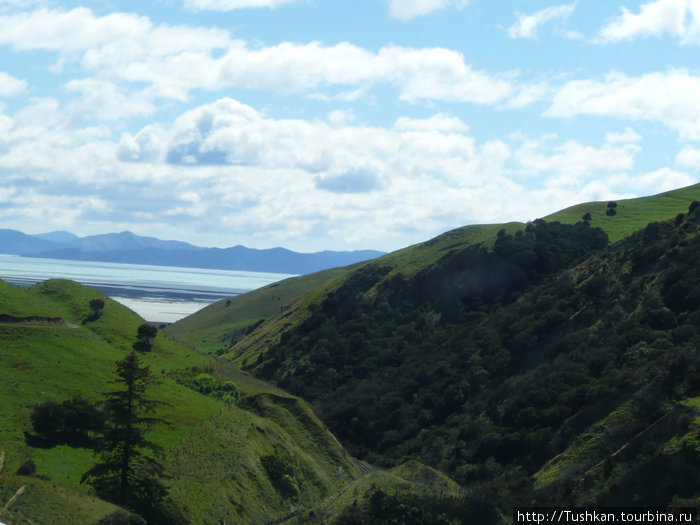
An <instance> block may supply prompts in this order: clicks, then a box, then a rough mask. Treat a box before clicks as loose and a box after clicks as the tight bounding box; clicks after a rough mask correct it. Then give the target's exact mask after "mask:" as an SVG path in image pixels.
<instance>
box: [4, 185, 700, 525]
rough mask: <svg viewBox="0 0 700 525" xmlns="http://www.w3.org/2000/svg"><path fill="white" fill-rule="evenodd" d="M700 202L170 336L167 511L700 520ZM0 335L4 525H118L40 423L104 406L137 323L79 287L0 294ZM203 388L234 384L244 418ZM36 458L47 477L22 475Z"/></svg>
mask: <svg viewBox="0 0 700 525" xmlns="http://www.w3.org/2000/svg"><path fill="white" fill-rule="evenodd" d="M698 201H700V185H695V186H690V187H688V188H683V189H680V190H674V191H673V192H667V193H665V194H660V195H657V196H652V197H645V198H640V199H631V200H627V201H622V200H621V201H618V202H616V203H615V205H616V206H615V209H616V213H615V214H614V215H611V214H607V213H606V212H607V210H609V209H610V208H611V206H610V203H606V202H603V203H587V204H581V205H579V206H576V207H573V208H571V209H567V210H563V211H561V212H558V213H555V214H553V215H551V216H548V217H545V218H544V220H536V221H533V222H530V223H518V222H512V223H505V224H493V225H476V226H465V227H463V228H459V229H456V230H452V231H449V232H447V233H445V234H443V235H440V236H438V237H436V238H434V239H432V240H430V241H427V242H425V243H421V244H417V245H414V246H410V247H407V248H404V249H402V250H398V251H396V252H392V253H389V254H387V255H384V256H381V257H379V258H377V259H374V260H371V261H367V262H357V263H355V264H353V265H351V266H345V267H341V268H332V269H325V270H322V271H320V272H316V273H310V274H307V275H302V276H296V277H291V278H288V279H285V280H281V281H279V282H275V283H271V284H268V285H266V286H263V287H261V288H258V289H256V290H254V291H251V292H248V293H244V294H241V295H237V296H231V297H229V298H224V299H222V300H220V301H217V302H215V303H213V304H211V305H209V306H207V307H206V308H203V309H202V310H200V311H199V312H197V313H195V314H194V315H191V316H188V317H186V318H184V319H182V320H180V321H178V322H176V323H174V324H172V325H170V326H168V327H166V328H165V329H164V330H160V331H158V333H157V335H156V336H155V337H154V338H153V342H152V346H149V347H148V351H142V352H140V353H139V358H140V359H141V360H142V362H143V364H144V365H146V366H148V367H150V371H151V373H153V374H154V375H155V376H156V377H157V378H158V379H159V381H160V383H159V384H157V385H154V386H153V387H152V389H151V390H150V395H151V396H152V397H153V398H154V399H161V400H167V402H168V403H169V405H168V406H165V407H161V408H159V409H158V411H157V415H158V417H159V418H162V419H164V420H165V421H166V422H167V425H166V424H157V425H155V426H154V427H153V428H152V429H151V430H150V431H149V433H148V434H147V435H148V436H149V439H151V440H153V441H154V442H155V443H157V444H158V446H159V447H161V448H162V449H163V451H164V454H163V456H162V458H161V461H162V463H163V465H164V467H165V472H166V474H167V477H166V478H165V479H164V482H165V484H166V485H167V486H168V488H169V496H168V497H169V500H170V502H171V503H172V505H173V506H174V507H175V508H176V509H177V511H178V513H179V515H180V516H181V517H182V519H183V523H192V524H210V523H229V524H231V523H255V524H258V523H259V524H263V523H269V524H272V523H287V524H294V523H328V524H344V525H349V524H355V523H357V524H359V523H391V522H392V521H391V520H402V521H403V522H405V523H438V524H439V523H445V524H448V523H473V522H478V523H507V522H509V520H510V512H511V509H512V507H513V506H514V505H531V504H536V505H553V504H557V505H562V504H569V505H580V506H583V505H640V504H648V505H657V506H671V505H674V506H681V505H685V506H697V505H698V504H700V478H699V477H698V472H700V446H699V445H698V443H699V442H700V434H699V432H700V408H699V403H698V397H699V396H700V355H699V354H698V348H699V347H700V332H699V331H698V327H700V317H699V316H700V311H699V310H698V308H699V307H700V274H699V273H698V268H697V260H698V248H699V247H700V236H699V235H698V233H699V231H700V204H698ZM586 214H590V216H589V218H588V219H587V220H584V215H586ZM98 298H99V299H101V300H102V301H104V308H103V310H102V312H101V313H100V314H99V315H97V314H96V313H95V311H94V309H92V308H91V307H90V301H91V300H94V299H98ZM0 314H2V315H3V316H6V317H2V318H0V384H2V385H3V390H2V401H3V402H2V403H1V404H0V451H3V450H4V451H5V454H6V459H5V466H4V468H3V471H2V478H0V502H5V501H8V500H9V499H10V498H11V497H12V495H13V494H14V493H15V491H16V490H17V488H18V487H19V486H22V485H24V486H26V487H27V488H26V491H25V492H24V493H23V494H22V495H21V496H19V497H18V498H17V499H16V501H13V503H12V505H11V506H10V507H9V509H8V510H6V511H4V513H3V514H0V521H4V522H6V523H11V524H12V525H17V524H25V523H35V524H44V523H46V524H57V525H62V524H72V523H87V524H96V523H98V522H99V521H100V520H102V519H104V518H105V517H106V516H108V515H110V514H113V513H115V512H120V511H119V509H117V508H116V507H115V506H114V505H113V504H111V503H109V502H107V501H103V500H101V499H98V498H96V497H95V496H94V495H91V494H90V490H89V486H87V485H85V484H83V483H81V482H80V478H81V476H82V475H83V474H84V473H85V472H86V471H87V470H88V469H89V468H90V467H91V466H92V465H93V464H94V461H95V459H94V455H93V450H92V449H91V448H90V447H85V446H71V445H70V444H66V443H57V444H51V445H50V446H49V444H46V443H43V444H42V443H41V442H40V441H37V440H36V439H32V435H33V430H32V426H31V423H30V420H31V414H32V411H33V410H35V408H36V407H37V406H38V405H40V404H42V403H46V402H47V401H55V402H63V401H65V400H68V399H72V398H76V397H80V398H81V399H84V400H86V401H88V402H90V403H96V404H99V402H100V399H101V396H102V394H101V393H102V392H104V391H105V389H108V388H112V386H111V385H112V383H111V382H112V381H113V380H114V370H115V366H114V365H115V362H117V361H120V360H122V359H124V357H125V356H126V355H128V354H129V352H131V351H132V349H133V348H135V347H136V346H135V341H137V334H138V330H139V327H140V326H141V325H142V324H143V323H144V320H143V319H142V318H140V317H139V316H138V315H136V314H135V313H134V312H132V311H130V310H129V309H127V308H125V307H124V306H123V305H120V304H119V303H117V302H115V301H113V300H111V299H109V298H108V297H107V296H105V295H104V294H103V293H102V292H99V291H96V290H94V289H92V288H89V287H87V286H84V285H80V284H77V283H75V282H72V281H67V280H49V281H46V282H43V283H38V284H34V285H32V286H28V287H15V286H12V285H10V284H7V283H4V282H0ZM3 319H5V321H3ZM13 319H14V320H13ZM16 319H20V322H17V321H16ZM46 319H54V320H59V321H57V322H46V321H45V320H46ZM208 378H211V380H209V379H208ZM205 379H206V380H207V381H211V382H212V383H211V384H213V385H219V386H221V385H223V384H224V383H226V382H233V383H234V384H235V385H236V389H237V391H238V395H237V397H236V401H235V402H225V401H224V400H223V399H224V398H223V397H220V396H219V397H217V394H216V392H217V390H216V388H214V389H209V390H207V389H206V388H203V387H202V384H204V383H203V382H204V380H205ZM217 388H218V387H217ZM30 459H31V460H32V461H33V462H34V463H35V465H36V472H35V473H33V474H31V475H23V474H16V472H17V470H18V469H19V467H20V466H21V465H22V464H24V463H25V462H26V461H28V460H30ZM650 479H654V480H656V481H655V482H653V483H649V481H648V480H650ZM57 509H59V510H57ZM414 509H415V510H414ZM411 520H413V521H411ZM421 520H422V521H421Z"/></svg>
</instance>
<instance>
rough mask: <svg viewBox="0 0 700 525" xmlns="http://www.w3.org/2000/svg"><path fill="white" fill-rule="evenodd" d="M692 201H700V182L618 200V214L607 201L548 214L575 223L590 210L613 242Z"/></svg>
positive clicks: (552, 218)
mask: <svg viewBox="0 0 700 525" xmlns="http://www.w3.org/2000/svg"><path fill="white" fill-rule="evenodd" d="M692 201H700V184H695V185H693V186H688V187H686V188H680V189H677V190H673V191H668V192H665V193H660V194H658V195H653V196H651V197H641V198H637V199H625V200H619V201H616V202H617V208H616V210H617V214H616V215H614V216H612V217H609V216H608V215H606V211H607V205H608V203H607V201H606V202H587V203H584V204H577V205H576V206H572V207H570V208H566V209H564V210H561V211H558V212H556V213H553V214H551V215H548V216H546V217H544V219H545V220H546V221H559V222H562V223H565V224H574V223H577V222H579V221H581V218H582V217H583V215H584V214H585V213H590V214H591V216H592V218H593V220H592V221H591V226H597V227H599V228H602V229H603V230H605V232H606V233H607V234H608V237H610V241H611V242H616V241H619V240H620V239H623V238H624V237H627V236H628V235H630V234H631V233H633V232H635V231H637V230H639V229H641V228H644V227H645V226H646V225H647V224H649V223H650V222H655V221H664V220H668V219H672V218H673V217H675V216H676V215H678V214H679V213H686V212H687V211H688V205H689V204H690V203H691V202H692Z"/></svg>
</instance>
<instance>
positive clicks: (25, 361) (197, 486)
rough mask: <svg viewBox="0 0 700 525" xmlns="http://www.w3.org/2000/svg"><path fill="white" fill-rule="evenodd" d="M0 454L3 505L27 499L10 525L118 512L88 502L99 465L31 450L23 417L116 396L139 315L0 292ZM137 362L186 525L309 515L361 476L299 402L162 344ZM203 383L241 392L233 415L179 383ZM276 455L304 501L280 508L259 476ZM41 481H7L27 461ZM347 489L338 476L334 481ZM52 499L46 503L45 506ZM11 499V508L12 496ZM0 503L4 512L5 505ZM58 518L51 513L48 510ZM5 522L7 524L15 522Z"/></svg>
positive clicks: (84, 296)
mask: <svg viewBox="0 0 700 525" xmlns="http://www.w3.org/2000/svg"><path fill="white" fill-rule="evenodd" d="M98 297H99V298H102V299H104V301H105V303H106V306H105V308H104V313H103V315H102V316H100V317H99V319H97V320H90V314H91V310H90V308H89V306H88V303H89V301H90V300H91V299H94V298H98ZM0 314H7V315H10V316H13V317H15V319H11V318H8V317H3V318H2V321H0V360H1V364H2V366H0V384H2V385H3V390H2V394H1V401H2V402H1V403H0V429H2V431H1V432H0V451H5V452H6V457H7V459H6V465H5V469H4V473H3V476H2V477H1V478H0V495H2V497H3V498H5V499H9V496H11V495H12V494H13V493H14V490H16V489H17V488H18V486H19V484H26V485H27V489H26V491H25V493H24V494H22V495H21V496H20V497H19V498H18V499H17V500H16V501H15V502H14V503H13V505H12V507H11V509H10V511H9V514H7V515H6V516H0V519H7V520H8V521H10V522H11V523H12V524H13V525H16V524H24V523H34V524H47V525H49V524H51V525H54V524H56V525H60V524H64V523H65V524H75V523H86V524H90V523H95V522H96V520H97V519H99V518H100V517H102V516H104V515H105V514H107V513H109V512H111V511H113V510H114V506H112V505H110V504H108V503H106V502H103V501H100V500H98V499H96V498H94V497H91V496H89V495H88V487H86V486H85V485H81V484H80V483H79V480H80V477H81V475H82V474H83V473H84V472H85V471H86V470H87V469H88V468H89V467H90V466H91V465H92V464H93V463H94V461H95V460H94V457H93V454H92V451H91V450H90V449H88V448H81V447H76V446H68V445H65V444H60V445H55V446H45V445H40V444H37V443H34V441H32V440H31V439H29V437H27V436H30V437H31V433H32V429H31V424H30V414H31V412H32V410H33V407H34V406H36V405H37V404H40V403H43V402H46V401H49V400H54V401H63V400H67V399H70V398H73V397H75V396H81V397H82V398H83V399H85V400H87V401H89V402H97V401H99V400H100V398H101V396H100V392H103V391H105V390H106V389H109V388H111V384H112V383H111V381H112V380H113V379H114V377H115V376H114V373H115V366H114V363H115V362H116V361H117V360H120V359H123V358H124V356H125V355H126V353H127V352H128V351H129V350H130V349H131V344H133V342H134V341H135V339H136V337H135V336H136V328H137V327H138V326H139V325H140V324H141V323H143V320H142V319H140V318H139V317H138V316H136V314H134V313H133V312H131V311H129V310H128V309H126V308H124V307H123V306H121V305H119V304H118V303H116V302H114V301H111V300H110V299H108V298H106V297H104V296H103V295H102V294H101V293H99V292H96V291H95V290H92V289H90V288H87V287H85V286H82V285H79V284H76V283H73V282H70V281H58V280H54V281H47V282H45V283H42V284H39V285H36V286H33V287H31V288H14V287H11V286H9V285H7V284H6V283H2V282H0ZM142 360H143V361H144V362H145V363H146V364H148V365H149V366H150V367H151V370H152V371H153V372H154V373H155V374H156V375H158V376H159V377H160V378H161V380H162V383H161V384H160V385H156V386H154V387H152V390H151V392H150V395H151V396H152V397H153V398H155V399H162V400H167V402H168V403H169V406H167V407H164V408H162V409H161V410H160V411H159V413H158V416H159V417H162V418H163V419H165V420H166V421H167V422H168V423H169V424H170V426H169V427H165V426H157V427H155V428H154V429H153V431H152V432H151V433H150V434H149V436H150V439H152V440H153V441H155V442H156V443H157V444H158V445H160V446H161V447H163V449H164V450H165V452H166V454H165V456H164V458H163V459H162V461H163V463H164V464H165V466H166V469H167V472H168V474H169V476H171V478H169V479H168V481H167V484H168V485H169V486H170V494H171V497H172V499H173V500H174V502H175V504H176V505H177V507H178V508H179V509H180V510H181V511H182V513H183V514H184V515H185V516H186V518H187V519H188V521H189V522H190V523H193V524H209V523H219V522H220V521H222V520H223V521H227V522H229V523H260V522H262V521H265V520H271V519H275V518H276V517H280V516H283V515H285V514H288V512H289V508H290V507H293V506H310V505H313V504H315V503H316V502H318V501H321V499H322V498H323V497H325V496H327V495H328V494H330V493H331V492H333V491H335V490H337V489H339V488H340V487H342V486H343V485H344V484H345V483H347V482H348V480H352V479H353V478H354V477H356V476H357V475H358V470H357V467H356V466H355V465H354V463H353V462H352V461H351V459H350V458H349V456H347V454H346V453H345V452H344V450H343V448H342V447H341V445H340V444H339V443H338V442H337V440H335V438H334V437H333V436H332V435H331V434H329V433H328V431H327V430H326V429H325V427H324V426H323V425H322V424H321V423H320V421H319V420H318V418H317V417H316V416H315V415H314V414H313V412H312V411H311V410H310V409H309V408H308V406H307V405H306V403H304V402H303V401H302V400H300V399H298V398H295V397H292V396H289V395H288V394H286V393H284V392H282V391H280V390H278V389H275V388H273V387H269V386H267V385H266V384H265V383H262V382H260V381H258V380H256V379H254V378H251V377H250V376H247V375H246V374H244V373H241V372H240V371H237V370H232V369H231V368H230V367H229V366H227V365H226V364H224V363H218V362H217V361H215V360H213V359H211V358H209V357H205V356H202V355H200V354H198V353H196V352H194V351H192V350H191V349H189V348H187V347H184V346H182V345H180V344H178V343H175V342H173V341H172V340H170V339H168V338H167V337H165V336H163V335H162V334H159V335H158V336H157V337H156V338H155V340H154V346H153V349H152V351H150V352H148V353H145V354H143V355H142ZM202 371H208V372H209V373H211V374H212V375H213V376H215V377H217V378H218V379H220V380H226V379H233V380H234V381H235V382H236V383H237V385H238V387H239V389H240V390H241V392H242V395H243V399H242V400H241V402H239V406H240V408H238V407H236V406H233V407H229V406H227V405H225V404H223V403H221V402H220V401H218V400H216V399H215V398H212V397H209V396H205V395H202V394H200V393H199V392H197V391H195V390H193V389H191V388H187V387H185V386H183V385H181V384H179V383H178V382H176V381H175V380H174V379H178V381H180V382H182V381H183V380H186V379H187V377H189V376H192V375H193V374H194V373H199V372H202ZM270 454H275V455H276V456H277V457H279V458H282V459H281V460H282V461H285V462H288V463H289V465H290V468H291V469H292V472H293V476H294V480H295V483H296V484H297V485H298V487H299V497H297V498H295V499H294V500H290V499H289V498H285V497H283V496H282V495H281V494H280V493H279V491H278V490H277V489H276V487H275V486H274V484H273V483H272V481H271V480H270V478H269V476H268V474H267V472H266V471H265V469H264V468H263V467H262V466H261V459H260V458H261V457H263V456H265V455H270ZM29 459H31V460H33V461H34V462H35V464H36V476H39V478H36V477H31V478H28V477H26V476H14V475H12V473H14V472H15V471H16V470H17V468H18V467H19V465H20V464H22V463H24V462H25V461H27V460H29ZM341 468H342V471H343V472H344V473H345V478H344V479H340V478H339V477H337V476H336V473H337V472H338V470H339V469H341ZM47 492H51V495H50V496H46V494H47ZM8 494H9V496H8ZM0 501H2V500H0ZM57 506H59V507H62V508H64V510H62V511H61V512H59V513H57V512H56V511H55V508H56V507H57ZM10 518H11V520H10Z"/></svg>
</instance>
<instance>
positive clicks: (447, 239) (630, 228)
mask: <svg viewBox="0 0 700 525" xmlns="http://www.w3.org/2000/svg"><path fill="white" fill-rule="evenodd" d="M695 200H700V184H696V185H693V186H689V187H687V188H681V189H678V190H673V191H670V192H666V193H661V194H659V195H653V196H649V197H641V198H637V199H628V200H623V201H619V202H618V208H617V210H619V211H618V213H617V214H616V215H615V216H608V215H606V214H605V212H606V211H607V202H589V203H584V204H579V205H576V206H573V207H571V208H567V209H565V210H562V211H560V212H557V213H554V214H552V215H549V216H547V217H545V220H547V221H550V222H554V221H559V222H562V223H564V224H575V223H577V222H580V221H581V218H582V216H583V215H584V214H585V213H591V215H592V221H591V225H592V226H594V227H599V228H601V229H603V231H605V233H606V234H607V235H608V237H609V238H610V239H611V240H612V241H613V242H614V241H616V240H619V239H621V238H623V237H625V236H628V235H630V234H632V233H633V232H635V231H636V230H639V229H640V228H642V227H643V226H646V224H648V223H649V222H653V221H660V220H668V219H671V218H673V217H675V216H676V215H678V214H679V213H683V212H685V211H687V209H688V203H689V202H692V201H695ZM645 218H646V219H645ZM524 228H525V224H524V223H520V222H510V223H504V224H477V225H469V226H463V227H461V228H456V229H454V230H451V231H448V232H446V233H443V234H442V235H439V236H437V237H435V238H433V239H431V240H429V241H427V242H424V243H419V244H415V245H413V246H409V247H406V248H403V249H401V250H397V251H395V252H392V253H389V254H386V255H384V256H382V257H380V258H378V259H376V260H375V262H376V263H377V264H379V265H380V266H382V267H384V268H389V269H390V270H389V271H388V272H387V275H386V276H384V277H383V278H382V279H388V278H390V277H393V276H395V275H404V276H405V277H411V276H412V275H414V274H415V273H417V272H418V271H420V270H423V269H425V268H427V267H428V266H430V265H431V264H435V263H436V262H437V261H438V260H439V259H440V258H442V257H444V256H446V255H447V254H448V253H450V252H452V251H455V250H459V249H463V248H466V247H467V246H470V245H473V244H478V243H484V244H485V245H486V246H492V245H493V243H494V241H495V239H496V234H497V232H498V231H500V230H501V229H505V230H506V232H507V233H509V234H513V233H515V232H516V231H518V230H522V229H524ZM359 267H360V264H358V265H355V266H352V267H348V268H335V269H333V270H332V271H328V272H321V273H318V274H316V275H305V276H301V277H295V278H293V279H287V280H284V281H280V282H279V283H275V284H273V285H271V286H267V287H264V288H261V289H259V290H255V291H254V292H251V293H247V294H242V295H239V296H237V297H232V298H230V299H227V300H223V301H219V302H217V303H214V304H213V305H211V306H209V307H207V308H205V309H203V310H200V311H199V312H197V313H195V314H193V315H191V316H189V317H187V318H185V319H183V320H181V321H179V322H177V323H175V324H174V325H172V326H170V327H168V329H167V330H168V333H170V334H172V336H173V337H175V338H177V339H178V340H181V341H183V342H185V343H186V344H188V345H190V346H195V347H197V348H201V349H203V350H205V351H208V352H212V351H217V350H218V351H221V350H222V349H226V348H230V347H232V346H233V345H234V344H235V343H238V342H239V341H240V340H241V339H242V336H243V335H245V333H246V331H247V330H249V329H252V327H253V326H254V325H256V324H257V323H261V324H262V321H263V320H266V322H265V323H264V324H262V326H260V328H259V329H257V330H255V333H254V334H253V336H252V337H247V338H246V339H245V341H243V342H241V344H240V345H239V346H238V347H237V351H236V352H235V355H236V356H237V357H238V358H240V359H239V362H240V363H242V361H243V359H247V360H253V359H257V356H258V354H259V352H260V351H261V350H262V349H264V348H266V347H267V346H269V345H271V344H273V342H275V341H277V340H278V339H279V337H280V334H281V332H282V331H283V330H286V329H287V328H289V327H290V326H293V325H294V324H295V323H298V322H300V321H301V320H302V319H303V318H304V317H305V316H306V315H307V307H308V305H309V304H310V302H309V301H310V299H311V298H313V297H317V296H321V295H323V294H324V293H326V292H327V291H329V290H331V289H333V288H337V287H338V286H340V285H341V284H342V282H343V281H344V279H346V278H347V277H348V276H349V275H350V273H351V271H353V270H355V269H357V268H359ZM256 328H257V327H256Z"/></svg>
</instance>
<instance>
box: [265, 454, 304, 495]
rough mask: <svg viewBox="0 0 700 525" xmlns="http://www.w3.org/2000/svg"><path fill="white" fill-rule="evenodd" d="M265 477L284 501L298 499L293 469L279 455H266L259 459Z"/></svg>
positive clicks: (297, 487) (297, 488)
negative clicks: (265, 474)
mask: <svg viewBox="0 0 700 525" xmlns="http://www.w3.org/2000/svg"><path fill="white" fill-rule="evenodd" d="M260 463H261V464H262V466H263V468H264V469H265V472H266V473H267V477H268V478H269V479H270V482H272V485H274V487H275V489H276V490H277V491H278V492H279V493H280V495H281V496H282V497H283V498H285V499H296V498H298V497H299V486H298V485H297V482H296V479H295V478H294V467H293V466H292V464H291V463H290V462H289V461H286V460H285V459H284V458H283V457H282V456H280V455H279V454H267V455H265V456H262V457H261V458H260Z"/></svg>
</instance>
